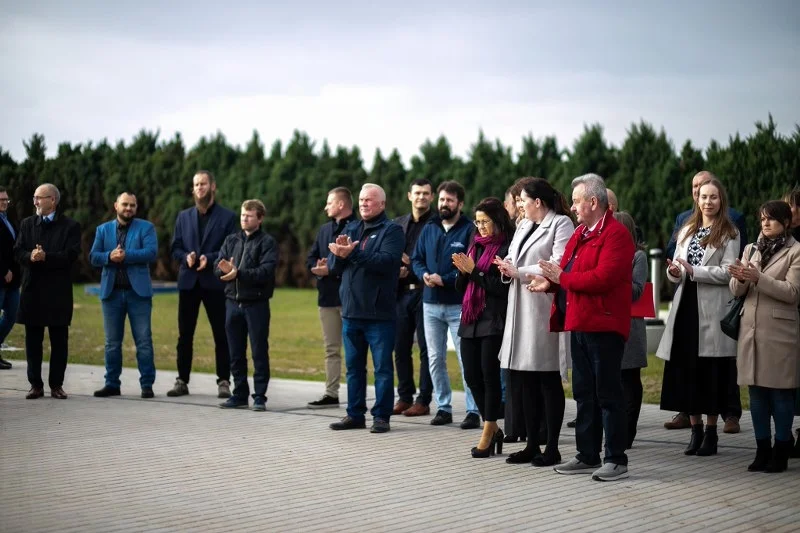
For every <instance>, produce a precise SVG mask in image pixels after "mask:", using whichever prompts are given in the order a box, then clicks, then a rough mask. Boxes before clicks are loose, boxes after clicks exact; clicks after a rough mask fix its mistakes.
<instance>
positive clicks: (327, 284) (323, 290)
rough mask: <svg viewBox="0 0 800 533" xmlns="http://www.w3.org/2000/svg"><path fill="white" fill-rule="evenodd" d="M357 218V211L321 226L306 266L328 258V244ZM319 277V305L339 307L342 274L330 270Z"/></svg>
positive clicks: (309, 266)
mask: <svg viewBox="0 0 800 533" xmlns="http://www.w3.org/2000/svg"><path fill="white" fill-rule="evenodd" d="M355 219H356V215H355V213H352V214H351V215H350V216H349V217H347V218H346V219H344V220H342V221H340V222H338V223H337V222H336V221H335V220H330V221H328V222H327V223H325V224H323V225H322V226H320V228H319V231H318V232H317V239H316V240H315V241H314V244H312V245H311V250H310V251H309V252H308V257H306V268H307V269H308V270H309V271H311V269H312V268H313V267H315V266H317V260H318V259H327V258H328V253H329V252H328V245H329V244H330V243H332V242H333V241H335V240H336V237H338V236H339V235H341V233H342V232H343V231H344V228H345V226H347V224H349V223H350V222H352V221H353V220H355ZM316 278H317V293H318V294H317V305H318V306H319V307H339V306H341V305H342V301H341V300H340V299H339V286H340V285H341V284H342V276H341V275H339V274H334V273H332V272H329V273H328V275H327V276H322V277H316Z"/></svg>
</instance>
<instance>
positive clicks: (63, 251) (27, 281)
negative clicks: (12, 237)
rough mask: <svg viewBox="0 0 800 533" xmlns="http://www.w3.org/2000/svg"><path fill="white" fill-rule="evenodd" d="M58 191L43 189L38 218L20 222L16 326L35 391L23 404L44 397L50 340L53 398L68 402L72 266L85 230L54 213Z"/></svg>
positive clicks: (36, 199) (36, 196) (37, 200)
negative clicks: (46, 341)
mask: <svg viewBox="0 0 800 533" xmlns="http://www.w3.org/2000/svg"><path fill="white" fill-rule="evenodd" d="M60 199H61V193H60V192H59V190H58V188H57V187H56V186H55V185H53V184H51V183H45V184H42V185H39V186H38V187H37V188H36V191H35V192H34V193H33V205H34V206H36V214H35V215H33V216H30V217H28V218H26V219H25V220H23V221H22V223H21V224H20V227H19V233H18V234H17V242H16V244H15V245H14V257H15V258H16V260H17V263H19V265H20V267H21V268H22V281H21V292H20V301H19V315H18V320H17V321H18V322H19V323H20V324H24V325H25V355H26V357H27V359H28V381H29V382H30V384H31V390H30V391H28V394H27V396H25V398H27V399H29V400H35V399H36V398H41V397H42V396H44V383H43V382H42V351H43V350H42V343H43V342H44V328H47V329H48V333H49V335H50V377H49V378H48V384H49V385H50V395H51V396H52V397H53V398H57V399H59V400H66V399H67V393H66V392H64V389H63V385H64V373H65V372H66V370H67V358H68V356H69V326H70V323H71V322H72V276H71V270H72V264H73V263H74V262H75V260H76V259H77V258H78V255H79V254H80V253H81V226H80V224H78V223H77V222H75V221H74V220H72V219H71V218H68V217H65V216H64V215H60V214H57V213H56V207H57V206H58V202H59V200H60Z"/></svg>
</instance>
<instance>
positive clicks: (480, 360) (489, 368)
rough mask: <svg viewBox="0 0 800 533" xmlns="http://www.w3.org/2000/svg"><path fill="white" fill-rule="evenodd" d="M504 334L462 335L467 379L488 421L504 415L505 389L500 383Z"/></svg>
mask: <svg viewBox="0 0 800 533" xmlns="http://www.w3.org/2000/svg"><path fill="white" fill-rule="evenodd" d="M501 344H503V336H502V335H490V336H488V337H478V338H476V339H468V338H464V337H461V362H462V364H463V365H464V380H466V382H467V386H468V387H469V390H471V391H472V397H473V398H475V403H476V404H477V405H478V411H480V413H481V416H482V417H483V419H484V420H485V421H487V422H496V421H497V419H498V418H500V415H501V413H500V411H501V409H502V403H503V390H502V385H501V384H500V359H498V357H497V356H498V354H499V353H500V345H501Z"/></svg>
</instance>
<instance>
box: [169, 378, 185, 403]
mask: <svg viewBox="0 0 800 533" xmlns="http://www.w3.org/2000/svg"><path fill="white" fill-rule="evenodd" d="M187 394H189V386H188V385H187V384H186V382H185V381H183V380H182V379H181V378H178V379H176V380H175V386H174V387H172V389H170V390H168V391H167V396H169V397H170V398H175V397H176V396H186V395H187Z"/></svg>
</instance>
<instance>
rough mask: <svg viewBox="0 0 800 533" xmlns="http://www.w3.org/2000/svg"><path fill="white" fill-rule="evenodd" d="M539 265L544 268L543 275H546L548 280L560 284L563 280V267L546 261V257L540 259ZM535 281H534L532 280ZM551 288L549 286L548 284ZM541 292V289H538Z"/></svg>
mask: <svg viewBox="0 0 800 533" xmlns="http://www.w3.org/2000/svg"><path fill="white" fill-rule="evenodd" d="M539 267H540V268H541V269H542V276H543V277H545V278H546V279H547V280H548V281H550V282H552V283H556V284H558V283H559V282H560V280H561V272H563V271H562V270H561V267H560V266H558V265H557V264H555V263H551V262H550V261H545V260H544V259H540V260H539ZM534 281H535V280H534ZM531 283H533V282H531ZM548 288H549V286H548ZM545 290H546V289H545ZM536 292H539V291H536Z"/></svg>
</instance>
